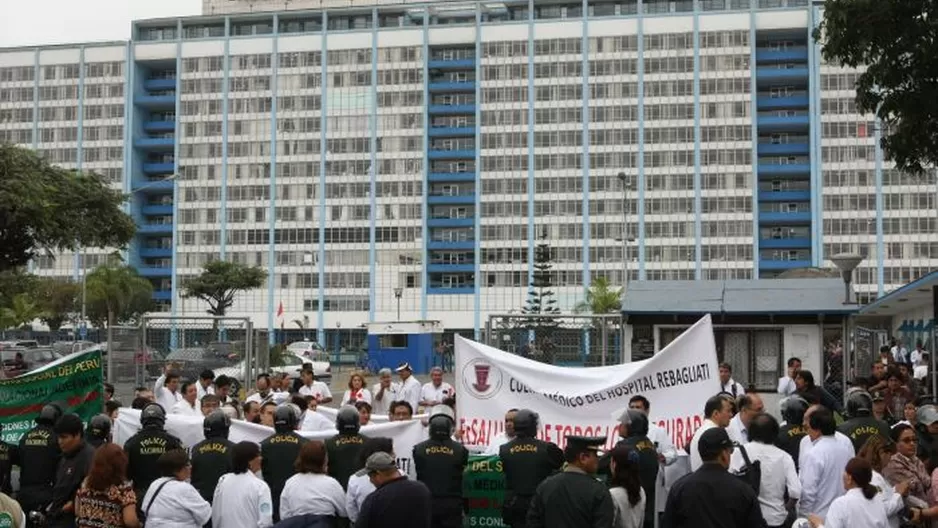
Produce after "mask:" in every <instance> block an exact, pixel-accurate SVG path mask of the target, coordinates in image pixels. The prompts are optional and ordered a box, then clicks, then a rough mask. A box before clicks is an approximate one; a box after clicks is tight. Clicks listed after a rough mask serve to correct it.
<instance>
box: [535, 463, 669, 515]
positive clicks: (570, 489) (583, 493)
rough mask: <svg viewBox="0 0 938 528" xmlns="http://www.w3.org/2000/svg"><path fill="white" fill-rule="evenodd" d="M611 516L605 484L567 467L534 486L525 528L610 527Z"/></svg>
mask: <svg viewBox="0 0 938 528" xmlns="http://www.w3.org/2000/svg"><path fill="white" fill-rule="evenodd" d="M652 452H654V450H652ZM646 502H647V501H646ZM652 504H653V503H652ZM614 519H615V506H614V505H613V503H612V496H611V495H610V494H609V491H608V490H607V489H606V486H604V485H602V484H600V482H599V481H598V480H596V479H595V478H594V477H593V476H591V475H589V474H587V473H586V472H585V471H583V470H582V469H580V468H578V467H574V466H567V468H566V469H565V470H564V471H563V472H561V473H558V474H556V475H554V476H552V477H548V478H547V480H545V481H544V482H542V483H541V484H540V485H539V486H538V487H537V492H536V494H535V496H534V499H533V500H532V501H531V506H530V508H529V509H528V515H527V528H588V527H592V526H612V523H613V521H614ZM647 520H648V519H647V517H646V524H647Z"/></svg>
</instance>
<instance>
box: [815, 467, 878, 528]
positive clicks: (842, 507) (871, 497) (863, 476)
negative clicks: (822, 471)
mask: <svg viewBox="0 0 938 528" xmlns="http://www.w3.org/2000/svg"><path fill="white" fill-rule="evenodd" d="M872 479H873V468H872V466H870V463H869V462H867V461H866V460H864V459H862V458H851V459H850V462H847V467H846V468H845V469H844V489H846V490H847V493H845V494H844V495H842V496H840V497H837V498H836V499H834V502H832V503H831V506H830V508H829V509H828V510H827V518H825V519H821V518H820V517H818V516H817V515H809V516H808V521H810V522H811V526H813V527H814V528H860V527H863V528H889V521H888V520H887V519H886V509H885V508H884V507H883V501H881V500H875V497H876V494H877V493H878V492H879V490H878V489H877V488H876V486H874V485H872V484H870V481H871V480H872Z"/></svg>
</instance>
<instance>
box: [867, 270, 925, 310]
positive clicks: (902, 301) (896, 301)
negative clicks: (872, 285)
mask: <svg viewBox="0 0 938 528" xmlns="http://www.w3.org/2000/svg"><path fill="white" fill-rule="evenodd" d="M934 286H938V271H933V272H931V273H929V274H928V275H925V276H924V277H922V278H920V279H918V280H915V281H912V282H910V283H908V284H906V285H905V286H903V287H901V288H898V289H896V290H893V291H891V292H889V293H888V294H886V295H884V296H882V297H880V298H879V299H876V300H875V301H873V302H871V303H870V304H867V305H866V306H864V307H862V308H860V310H859V312H858V313H859V315H872V316H892V315H896V314H899V313H902V312H906V311H909V310H912V309H915V308H918V307H922V306H931V305H932V287H934Z"/></svg>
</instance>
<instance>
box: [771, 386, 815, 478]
mask: <svg viewBox="0 0 938 528" xmlns="http://www.w3.org/2000/svg"><path fill="white" fill-rule="evenodd" d="M779 405H780V407H781V411H782V419H783V420H785V425H783V426H782V427H781V428H780V429H779V431H778V440H777V441H776V442H775V446H776V447H778V448H779V449H781V450H782V451H784V452H786V453H788V454H789V455H790V456H791V459H792V460H794V461H795V467H797V466H798V453H799V452H800V449H801V439H802V438H804V437H805V435H807V434H808V431H807V430H806V429H805V428H804V425H803V422H804V413H806V412H808V407H809V404H808V401H807V400H805V399H804V398H802V397H801V396H798V395H797V394H792V395H791V396H789V397H787V398H785V399H783V400H782V401H781V403H780V404H779Z"/></svg>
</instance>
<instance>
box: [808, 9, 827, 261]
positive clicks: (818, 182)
mask: <svg viewBox="0 0 938 528" xmlns="http://www.w3.org/2000/svg"><path fill="white" fill-rule="evenodd" d="M818 15H819V12H818V9H817V8H816V7H814V6H813V5H812V6H809V8H808V37H807V38H808V46H809V48H810V50H811V52H810V53H809V54H808V79H809V81H808V93H809V95H810V97H809V99H808V102H809V104H810V106H809V112H810V114H811V119H810V122H811V130H810V138H811V240H812V241H813V242H814V246H813V251H812V252H811V263H812V265H813V266H815V267H822V266H823V265H824V221H823V209H822V208H823V193H822V190H823V181H824V178H823V177H824V174H823V172H822V169H821V167H822V165H821V162H822V159H821V158H822V153H823V151H822V149H821V74H820V70H821V67H820V45H819V44H817V43H815V42H814V37H813V36H812V34H811V33H812V32H813V31H814V28H815V26H817V24H818Z"/></svg>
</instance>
